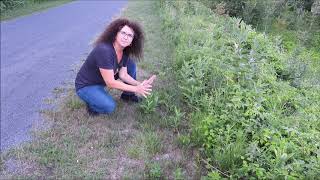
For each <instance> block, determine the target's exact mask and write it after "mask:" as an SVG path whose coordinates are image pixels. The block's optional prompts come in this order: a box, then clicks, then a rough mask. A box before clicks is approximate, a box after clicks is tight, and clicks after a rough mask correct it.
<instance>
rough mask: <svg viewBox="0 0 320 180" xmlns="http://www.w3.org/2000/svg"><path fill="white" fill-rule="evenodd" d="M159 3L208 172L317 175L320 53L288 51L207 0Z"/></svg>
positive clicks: (286, 176)
mask: <svg viewBox="0 0 320 180" xmlns="http://www.w3.org/2000/svg"><path fill="white" fill-rule="evenodd" d="M159 4H160V6H161V7H160V9H162V20H163V21H162V24H163V29H164V30H165V31H166V32H167V33H166V34H167V35H168V36H169V37H170V38H171V39H172V44H173V47H175V48H174V50H173V51H174V54H175V55H174V60H173V62H172V63H173V69H174V72H173V73H174V75H175V79H176V80H177V82H178V86H179V89H180V91H181V92H182V96H181V98H182V101H183V102H184V104H186V106H187V107H186V108H187V109H188V111H186V117H187V118H188V119H189V122H190V126H189V127H190V133H189V135H188V136H187V137H186V139H185V142H191V143H190V144H191V145H192V144H193V145H195V147H198V148H199V149H200V150H201V151H202V152H203V157H204V159H205V160H204V162H206V163H207V164H206V168H207V170H208V173H207V177H208V178H222V177H225V178H231V179H239V178H244V179H247V178H250V179H251V178H253V179H256V178H257V179H317V176H319V175H320V144H319V142H320V121H319V119H320V104H319V102H320V86H319V61H320V56H319V52H318V51H316V50H310V49H308V48H304V47H303V46H300V45H299V46H300V47H301V48H292V49H288V48H287V47H286V41H285V40H284V39H283V38H281V37H280V36H268V35H266V34H265V33H260V32H257V31H256V30H255V29H252V27H251V26H250V25H246V24H245V23H244V22H241V21H240V19H239V18H230V17H227V16H219V15H217V14H215V13H213V11H211V10H210V9H209V8H207V7H205V6H204V5H203V4H201V3H199V2H191V1H161V3H159ZM318 40H319V39H318ZM176 98H177V97H176ZM188 139H189V140H188Z"/></svg>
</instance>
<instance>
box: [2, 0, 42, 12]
mask: <svg viewBox="0 0 320 180" xmlns="http://www.w3.org/2000/svg"><path fill="white" fill-rule="evenodd" d="M44 1H48V0H2V1H1V2H0V10H1V12H6V11H8V10H13V9H17V8H19V7H22V6H26V5H28V4H35V3H41V2H44Z"/></svg>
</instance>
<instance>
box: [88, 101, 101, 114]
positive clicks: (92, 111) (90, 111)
mask: <svg viewBox="0 0 320 180" xmlns="http://www.w3.org/2000/svg"><path fill="white" fill-rule="evenodd" d="M87 112H88V114H89V115H90V116H97V115H99V113H98V112H96V111H94V110H92V109H91V108H90V107H89V105H88V104H87Z"/></svg>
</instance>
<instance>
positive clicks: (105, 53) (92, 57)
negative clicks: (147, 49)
mask: <svg viewBox="0 0 320 180" xmlns="http://www.w3.org/2000/svg"><path fill="white" fill-rule="evenodd" d="M143 42H144V34H143V31H142V28H141V27H140V25H139V24H138V23H136V22H133V21H130V20H128V19H116V20H114V21H113V22H111V23H110V24H109V25H108V26H107V28H106V30H105V31H104V32H103V33H102V34H101V35H100V37H99V38H98V39H97V41H96V42H95V44H94V45H95V47H94V48H93V50H92V51H91V53H90V54H89V56H88V57H87V59H86V61H85V62H84V64H83V65H82V67H81V69H80V71H79V72H78V74H77V77H76V80H75V87H76V91H77V94H78V96H79V97H80V98H81V99H82V100H83V101H84V102H85V103H86V104H87V109H88V111H89V113H90V114H98V113H107V114H110V113H112V112H113V111H114V110H115V107H116V103H115V101H114V100H113V98H112V96H111V95H110V94H109V93H108V92H107V91H106V90H105V86H107V87H108V88H115V89H119V90H122V91H123V93H122V94H121V99H123V100H125V101H133V102H139V101H140V97H138V96H136V95H139V96H144V97H146V96H147V95H149V94H150V93H151V87H152V86H151V84H152V82H153V80H154V79H155V76H154V75H153V76H151V77H150V78H149V79H147V80H144V81H143V82H139V81H137V80H136V65H135V63H134V61H133V58H135V59H140V58H141V57H142V54H143V52H142V49H143ZM120 80H121V81H120Z"/></svg>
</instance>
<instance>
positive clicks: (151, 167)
mask: <svg viewBox="0 0 320 180" xmlns="http://www.w3.org/2000/svg"><path fill="white" fill-rule="evenodd" d="M146 168H147V177H148V179H161V177H162V175H163V173H162V169H161V166H160V164H159V163H150V164H147V167H146Z"/></svg>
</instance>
